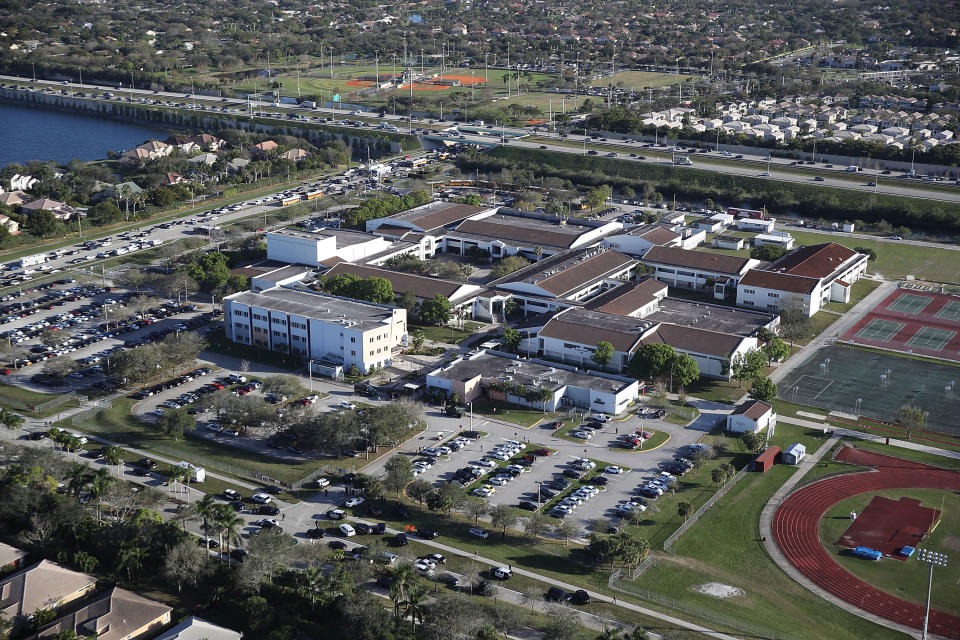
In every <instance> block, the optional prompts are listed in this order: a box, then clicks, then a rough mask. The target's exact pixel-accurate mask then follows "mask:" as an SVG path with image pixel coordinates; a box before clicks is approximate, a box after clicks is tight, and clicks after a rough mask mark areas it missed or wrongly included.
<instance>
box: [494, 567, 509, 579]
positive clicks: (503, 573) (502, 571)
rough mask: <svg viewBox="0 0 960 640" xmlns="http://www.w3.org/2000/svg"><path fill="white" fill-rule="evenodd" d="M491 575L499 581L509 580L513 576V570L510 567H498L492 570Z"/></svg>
mask: <svg viewBox="0 0 960 640" xmlns="http://www.w3.org/2000/svg"><path fill="white" fill-rule="evenodd" d="M490 575H491V576H493V577H494V578H497V579H499V580H508V579H509V578H510V577H512V576H513V570H512V569H510V568H508V567H497V568H496V569H491V570H490Z"/></svg>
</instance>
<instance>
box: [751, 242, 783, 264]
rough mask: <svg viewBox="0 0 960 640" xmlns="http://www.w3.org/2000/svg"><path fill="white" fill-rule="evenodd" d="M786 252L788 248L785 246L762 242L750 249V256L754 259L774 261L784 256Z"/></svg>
mask: <svg viewBox="0 0 960 640" xmlns="http://www.w3.org/2000/svg"><path fill="white" fill-rule="evenodd" d="M786 253H787V249H786V248H784V247H778V246H777V245H775V244H762V245H760V246H759V247H754V248H753V249H751V250H750V257H751V258H753V259H754V260H765V261H767V262H772V261H774V260H776V259H777V258H782V257H783V256H784V255H786Z"/></svg>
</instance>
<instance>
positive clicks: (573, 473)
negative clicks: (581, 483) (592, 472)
mask: <svg viewBox="0 0 960 640" xmlns="http://www.w3.org/2000/svg"><path fill="white" fill-rule="evenodd" d="M563 475H565V476H566V477H568V478H573V479H574V480H579V479H580V478H582V477H583V475H584V472H583V471H578V470H577V469H564V470H563Z"/></svg>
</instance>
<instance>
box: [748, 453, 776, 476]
mask: <svg viewBox="0 0 960 640" xmlns="http://www.w3.org/2000/svg"><path fill="white" fill-rule="evenodd" d="M779 454H780V447H767V448H766V450H765V451H764V452H763V453H761V454H760V455H758V456H757V458H756V460H754V461H753V470H754V471H759V472H760V473H766V472H767V470H768V469H769V468H770V467H772V466H773V463H774V462H776V460H777V456H778V455H779Z"/></svg>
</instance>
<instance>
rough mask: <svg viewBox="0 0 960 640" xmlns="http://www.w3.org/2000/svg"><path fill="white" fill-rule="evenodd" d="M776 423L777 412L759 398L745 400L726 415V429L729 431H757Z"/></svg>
mask: <svg viewBox="0 0 960 640" xmlns="http://www.w3.org/2000/svg"><path fill="white" fill-rule="evenodd" d="M776 424H777V414H776V412H774V410H773V407H771V406H770V405H768V404H767V403H766V402H761V401H760V400H747V401H746V402H744V403H743V404H739V405H737V407H736V408H735V409H734V410H733V413H731V414H730V415H728V416H727V431H729V432H731V433H748V432H749V433H757V432H760V431H764V430H765V429H771V428H773V427H775V426H776Z"/></svg>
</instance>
